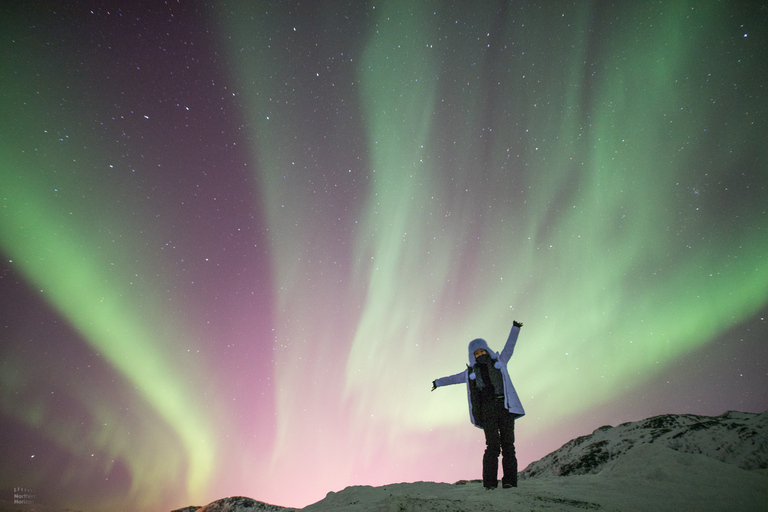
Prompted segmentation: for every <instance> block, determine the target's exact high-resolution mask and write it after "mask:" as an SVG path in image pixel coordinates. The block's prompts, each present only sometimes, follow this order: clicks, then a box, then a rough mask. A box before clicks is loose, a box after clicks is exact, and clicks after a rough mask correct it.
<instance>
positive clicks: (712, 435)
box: [520, 411, 768, 479]
mask: <svg viewBox="0 0 768 512" xmlns="http://www.w3.org/2000/svg"><path fill="white" fill-rule="evenodd" d="M646 444H654V445H656V446H665V447H667V448H671V449H672V450H675V451H678V452H682V453H691V454H701V455H705V456H707V457H711V458H713V459H716V460H719V461H720V462H725V463H726V464H733V465H735V466H738V467H740V468H742V469H750V470H751V469H765V468H768V412H764V413H762V414H754V413H746V412H735V411H729V412H727V413H725V414H723V415H721V416H716V417H711V416H696V415H694V414H665V415H663V416H655V417H652V418H648V419H645V420H642V421H635V422H631V423H623V424H621V425H619V426H617V427H610V426H607V427H600V428H598V429H597V430H595V431H594V432H592V434H590V435H587V436H582V437H579V438H576V439H573V440H572V441H569V442H568V443H566V444H564V445H563V446H562V447H561V448H559V449H557V450H555V451H554V452H552V453H550V454H549V455H547V456H545V457H544V458H542V459H540V460H538V461H536V462H533V463H531V464H530V465H529V466H528V467H527V468H525V470H524V471H523V472H522V473H521V474H520V478H521V479H527V478H535V477H541V476H572V475H587V474H594V473H599V472H600V471H601V470H603V468H605V467H606V465H607V464H609V463H610V462H611V461H613V460H616V459H618V458H620V457H623V456H624V455H625V454H627V453H628V452H629V451H630V450H632V449H635V448H637V447H638V446H641V445H646Z"/></svg>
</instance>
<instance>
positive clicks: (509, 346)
mask: <svg viewBox="0 0 768 512" xmlns="http://www.w3.org/2000/svg"><path fill="white" fill-rule="evenodd" d="M522 326H523V322H518V321H517V320H512V330H510V331H509V337H507V343H506V344H505V345H504V349H503V350H502V351H501V354H499V359H500V360H501V361H502V362H505V363H506V362H507V361H509V359H510V358H511V357H512V353H513V352H514V351H515V345H516V344H517V337H518V335H519V334H520V328H521V327H522Z"/></svg>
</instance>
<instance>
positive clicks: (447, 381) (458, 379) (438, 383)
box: [432, 370, 467, 391]
mask: <svg viewBox="0 0 768 512" xmlns="http://www.w3.org/2000/svg"><path fill="white" fill-rule="evenodd" d="M466 382H467V370H464V371H461V372H459V373H457V374H455V375H449V376H448V377H440V378H439V379H435V380H433V381H432V391H434V390H436V389H437V388H439V387H442V386H450V385H451V384H462V383H466Z"/></svg>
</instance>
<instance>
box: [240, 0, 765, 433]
mask: <svg viewBox="0 0 768 512" xmlns="http://www.w3.org/2000/svg"><path fill="white" fill-rule="evenodd" d="M429 7H434V6H433V5H432V4H429V5H425V4H413V3H410V2H387V3H384V4H383V5H381V6H379V5H376V6H375V8H372V9H373V10H372V14H371V16H374V17H375V22H373V23H372V25H371V28H370V31H369V37H368V40H367V41H366V43H365V51H364V53H362V58H358V59H357V65H356V74H355V82H356V83H355V90H356V91H358V93H359V104H360V105H361V110H360V113H359V116H360V117H359V119H360V120H361V121H362V124H363V125H364V127H365V132H364V133H365V135H366V138H367V148H366V151H365V154H366V155H367V158H368V162H367V166H368V168H369V172H368V173H367V176H366V188H365V191H364V192H361V193H364V194H365V195H366V197H365V199H364V200H363V201H364V206H363V209H362V212H360V213H359V215H358V216H357V217H359V222H358V221H357V217H356V220H355V223H354V225H353V226H352V229H354V233H353V235H352V237H351V239H352V240H354V241H355V244H354V248H352V249H351V251H352V254H353V255H354V258H353V262H354V268H355V271H354V274H353V276H352V277H353V280H352V284H351V285H349V288H348V289H352V290H355V293H357V294H359V293H364V294H365V299H364V302H363V304H362V306H361V308H360V309H361V312H360V314H359V321H358V324H357V325H356V327H355V328H354V341H353V343H352V345H351V348H350V352H349V357H348V361H347V370H346V382H345V390H346V394H347V396H348V397H350V396H354V397H355V398H356V401H355V403H356V404H357V419H358V422H359V424H360V426H362V425H364V424H365V421H366V420H365V418H366V417H367V416H370V410H371V404H376V406H375V407H374V409H375V410H376V414H377V415H378V416H379V417H381V416H384V417H387V418H388V419H389V420H390V421H391V424H390V428H391V429H392V430H393V431H397V430H399V429H403V428H410V427H412V426H414V425H418V426H420V427H422V428H428V426H429V425H434V424H435V423H436V422H440V421H448V422H450V423H454V422H463V421H465V418H464V416H465V414H466V413H465V412H464V411H463V410H462V409H461V408H457V407H450V406H447V405H446V403H445V401H444V400H443V399H435V398H432V397H430V402H425V401H424V398H425V397H424V396H421V395H419V394H414V393H412V392H409V389H413V386H414V385H416V384H415V382H413V381H412V380H410V379H408V378H398V379H391V378H387V375H392V373H393V372H396V373H398V374H399V376H400V377H402V376H403V375H404V374H405V375H414V374H416V375H420V376H421V380H422V381H423V382H424V383H427V384H424V385H425V386H427V385H428V382H429V381H430V379H431V378H433V377H434V376H436V375H439V374H440V372H445V371H446V369H449V368H450V366H449V365H448V363H447V361H446V360H445V359H440V358H441V357H448V356H449V355H450V356H451V357H450V359H451V360H455V359H456V358H457V357H459V356H460V355H462V354H463V351H462V350H461V346H463V344H464V343H466V340H468V339H471V338H472V337H475V336H477V335H484V336H487V337H488V338H489V339H490V340H494V341H495V342H496V343H500V342H501V341H502V340H503V339H504V338H505V336H506V331H507V330H508V328H509V324H511V319H512V318H513V317H517V318H519V319H522V320H526V321H527V322H528V324H529V325H531V326H532V328H531V330H530V331H529V332H528V331H527V332H526V335H525V337H526V340H525V343H524V344H521V346H520V347H519V350H520V352H521V353H523V355H521V356H520V358H521V359H522V360H524V363H521V365H520V366H519V367H516V368H515V371H516V375H517V380H518V381H520V382H521V383H523V384H522V386H523V388H524V389H525V391H526V395H528V396H530V397H531V398H529V399H527V400H525V402H526V403H527V404H529V405H530V406H531V407H532V409H534V410H536V414H537V416H540V417H546V418H547V419H551V420H555V419H557V418H559V417H563V416H567V415H569V414H572V413H574V412H575V411H577V410H583V409H584V408H585V407H589V406H590V404H598V403H603V402H605V401H608V400H611V399H614V398H617V397H620V396H621V395H622V394H623V393H626V392H627V391H630V390H631V389H633V388H634V387H635V386H639V385H641V384H643V383H645V382H648V381H649V380H650V379H653V377H654V375H656V374H658V373H659V372H661V371H663V370H664V369H665V368H666V367H667V366H668V365H669V364H670V363H671V362H673V361H675V360H676V359H677V358H678V357H679V356H681V355H683V354H686V353H689V352H690V351H691V350H695V349H696V348H697V347H700V346H702V345H704V344H706V343H707V342H709V341H710V340H712V339H714V338H715V337H716V336H717V335H718V334H720V333H721V332H722V331H724V330H725V329H727V328H729V327H730V326H732V325H735V324H737V323H739V322H740V321H743V320H745V319H747V318H749V317H750V316H751V315H753V314H754V313H755V312H756V311H758V309H759V308H760V307H761V306H763V305H764V304H765V302H766V298H768V272H766V268H765V263H766V259H767V256H766V255H768V241H767V239H766V236H765V230H764V227H765V224H766V216H765V211H764V209H763V208H762V207H756V206H755V205H756V204H758V203H759V196H760V194H761V193H762V188H761V187H759V186H754V187H752V188H750V186H749V178H746V179H745V178H744V175H743V174H742V173H741V166H742V165H744V166H748V167H749V166H753V165H755V163H756V162H764V161H766V156H767V155H766V149H765V146H764V145H761V144H760V140H759V137H760V136H759V130H758V129H754V128H752V127H751V123H753V119H751V118H750V117H749V113H745V112H741V111H738V110H733V109H732V108H731V106H730V105H728V104H727V101H724V100H719V99H718V98H727V97H728V96H729V94H730V90H731V89H732V88H733V87H734V84H733V82H734V81H735V80H736V79H735V78H733V79H732V78H731V77H732V76H739V74H740V73H741V74H743V73H745V71H744V70H743V69H741V68H740V64H739V63H738V62H737V61H736V59H733V60H732V61H729V60H727V59H719V58H715V57H714V56H713V57H712V58H708V55H707V54H706V51H704V53H703V54H702V48H704V49H705V50H706V49H707V48H713V49H714V48H716V47H718V45H719V44H720V42H721V41H722V40H723V39H727V38H733V37H734V29H735V27H733V26H730V25H729V24H728V23H722V20H723V19H724V15H725V14H726V13H725V11H723V10H722V8H721V7H718V6H716V5H714V4H706V5H701V4H695V5H694V4H688V3H684V2H679V3H673V4H672V5H669V6H666V5H665V12H663V13H661V12H656V11H654V10H653V9H651V7H650V6H648V5H645V4H644V5H633V6H632V7H628V6H626V5H625V6H624V7H622V9H618V8H616V9H613V8H608V7H606V8H605V11H606V12H599V13H598V12H596V10H597V9H593V8H591V7H590V6H589V5H587V4H583V5H580V6H575V7H574V6H562V5H561V6H549V7H546V8H541V9H539V8H535V9H534V8H530V9H526V8H521V9H519V10H518V11H517V12H515V13H514V14H513V13H512V10H513V8H512V7H510V8H509V10H508V12H506V13H505V15H503V16H501V17H500V18H499V16H498V14H497V13H495V12H493V10H477V11H476V12H473V13H472V14H471V15H470V14H469V13H468V12H460V13H453V12H451V13H448V12H447V11H446V10H445V9H446V7H445V6H441V9H438V11H437V12H435V11H434V10H430V9H429ZM603 7H605V6H603ZM268 10H269V11H270V13H269V14H270V16H271V18H270V19H271V21H267V20H266V18H268V16H266V15H260V13H263V12H265V11H268ZM273 11H277V9H276V8H274V6H271V7H270V8H269V9H268V8H266V6H264V9H263V10H259V9H253V10H243V11H238V12H236V14H234V15H233V16H232V19H233V20H235V21H233V27H235V28H234V30H233V31H232V32H233V33H235V34H237V35H236V36H235V37H234V38H233V43H232V48H233V49H234V51H233V54H234V55H236V56H237V58H238V60H237V62H238V66H237V68H238V69H239V70H241V72H242V77H243V78H242V83H244V84H247V85H253V87H248V86H246V87H244V94H245V97H246V98H247V99H248V100H249V105H250V109H249V112H250V113H251V118H252V120H253V121H252V126H253V129H254V133H255V134H257V135H255V137H254V138H255V139H257V140H258V141H259V143H258V144H257V145H256V146H255V147H254V149H255V153H254V155H255V158H256V160H257V161H258V162H259V169H260V170H261V189H260V190H261V193H262V197H263V200H264V203H265V204H267V205H268V206H267V214H268V218H269V219H270V221H269V224H270V232H271V234H272V237H273V239H274V240H276V241H277V242H276V243H275V246H274V262H275V275H276V276H277V278H276V281H275V286H276V290H277V291H276V293H278V295H280V296H281V297H283V299H282V300H281V304H283V305H285V307H286V308H287V309H286V310H284V311H285V316H284V317H283V321H282V322H278V324H279V325H281V326H282V327H283V330H282V332H281V331H280V329H278V332H279V335H284V336H285V338H287V339H291V340H292V341H293V342H298V341H300V342H305V341H306V340H307V339H308V338H307V333H308V332H311V322H308V323H301V322H300V321H297V320H296V319H297V318H298V317H299V316H300V311H299V310H300V309H302V308H305V307H307V306H308V304H317V303H318V300H319V296H318V293H319V292H317V291H315V289H316V288H317V287H319V288H320V289H323V290H325V291H326V292H329V291H331V290H335V289H337V288H338V286H339V285H338V284H337V283H338V281H337V279H338V276H337V275H335V274H333V273H331V274H328V275H326V277H325V279H324V280H322V281H321V284H319V285H318V283H317V282H314V283H313V284H312V285H311V287H307V288H304V289H303V290H301V289H299V288H298V287H300V281H301V279H302V276H307V275H313V276H314V275H315V272H316V269H313V264H312V263H311V259H307V258H302V257H297V256H296V255H302V256H305V255H307V253H310V252H312V251H313V250H314V251H316V252H317V253H319V254H327V253H328V252H332V249H330V248H329V246H328V242H327V239H326V240H325V241H323V240H319V239H318V237H317V235H316V233H317V232H318V231H320V232H322V233H328V232H329V228H328V225H330V224H332V223H333V221H335V219H331V218H330V217H331V215H332V214H333V215H335V213H336V212H335V211H333V212H329V211H326V210H324V209H323V203H322V201H324V200H325V198H318V197H317V196H313V195H312V194H313V188H312V186H311V185H309V184H308V183H309V181H310V178H309V177H308V176H309V174H310V173H311V172H312V166H313V163H314V162H315V160H316V158H315V156H314V155H310V154H308V153H307V152H306V149H305V147H304V146H303V144H309V143H307V140H312V137H311V136H307V137H306V138H305V137H304V135H307V134H306V133H304V130H305V128H304V126H306V125H311V124H312V123H311V117H310V115H309V114H305V113H304V112H306V111H307V107H308V105H310V104H311V101H310V100H309V99H308V97H304V98H303V100H304V102H302V92H301V91H297V90H296V89H292V90H291V89H290V86H291V82H294V83H295V82H296V81H297V77H298V76H301V75H307V74H309V73H312V72H313V70H312V68H311V67H309V69H307V67H304V66H303V65H302V64H299V62H300V61H298V60H296V56H295V55H296V54H299V51H298V48H300V47H301V45H300V44H299V43H297V42H296V41H297V40H299V39H301V37H302V34H301V32H302V31H306V30H307V27H300V29H294V32H295V31H296V30H298V32H299V34H298V35H295V36H293V34H286V33H285V32H289V31H290V28H289V27H288V26H287V25H284V26H282V28H283V29H285V30H284V32H283V33H280V32H279V30H278V29H276V28H274V27H275V24H274V23H275V19H276V14H275V13H274V12H273ZM561 11H562V13H561ZM283 14H285V13H283ZM328 16H329V18H330V17H331V15H328ZM596 17H599V19H600V20H601V21H603V22H605V23H603V24H602V25H600V28H599V29H593V28H592V26H591V24H592V23H595V22H594V19H595V18H596ZM614 18H615V19H619V20H628V21H624V22H623V23H621V22H620V23H613V24H609V23H607V20H611V19H614ZM259 19H261V20H262V21H261V23H262V25H261V26H259V25H258V23H259ZM445 19H450V20H453V19H457V20H460V21H457V22H456V23H453V22H450V23H442V25H441V24H440V23H441V21H442V20H445ZM467 19H470V20H471V26H470V23H469V22H465V20H467ZM544 19H549V20H555V21H554V22H553V23H551V25H554V26H550V27H549V28H547V30H543V29H542V28H540V27H541V26H542V24H543V23H544ZM324 21H327V20H326V19H325V18H323V16H322V14H320V15H318V16H317V23H318V24H319V25H320V26H322V27H325V25H323V22H324ZM238 23H240V24H241V25H242V26H240V27H239V28H238V26H237V25H238ZM629 24H632V26H633V27H634V30H629V29H627V26H628V25H629ZM270 27H272V31H270ZM328 27H330V25H328ZM321 32H322V31H321V30H320V29H318V30H316V31H315V33H321ZM264 34H270V35H272V36H273V37H270V38H269V40H267V37H266V36H265V35H264ZM739 35H740V34H739ZM292 36H293V37H294V39H291V37H292ZM474 36H477V37H474ZM303 37H305V40H304V41H303V42H304V43H305V44H306V47H312V44H313V43H315V42H316V41H318V40H315V39H312V36H311V35H310V36H306V35H305V36H303ZM281 38H285V39H286V40H287V41H290V42H289V45H291V44H294V46H291V48H292V51H291V52H288V51H286V52H284V53H281V51H280V46H279V45H276V44H275V41H278V40H280V39H281ZM737 42H738V43H741V44H750V43H751V42H750V41H746V42H744V41H737ZM449 45H451V46H450V48H452V49H453V50H451V49H449ZM247 48H250V49H251V50H252V51H251V52H247V51H243V49H247ZM266 48H269V50H267V49H266ZM457 48H460V50H457ZM323 50H324V49H323V48H321V49H320V50H315V51H316V52H317V53H319V54H320V55H321V56H322V55H323V54H322V52H323ZM318 60H321V59H318ZM321 62H322V60H321ZM291 63H296V65H295V66H292V64H291ZM327 80H333V78H330V79H327ZM283 84H285V85H286V87H284V86H283ZM738 87H740V88H742V89H743V88H746V87H750V84H749V83H748V81H747V80H746V79H744V80H742V83H740V84H739V85H738ZM309 94H315V98H316V99H317V100H318V101H322V100H323V98H322V97H320V98H318V94H319V93H317V92H316V91H313V92H312V93H309V92H308V93H307V96H309ZM742 94H747V95H748V93H742ZM286 98H291V99H290V100H289V99H286ZM296 98H298V99H296ZM325 99H326V100H328V98H325ZM761 101H762V105H764V103H765V100H764V99H762V97H761ZM756 110H759V109H757V108H756ZM341 117H342V116H341V115H339V118H341ZM333 122H334V123H336V124H335V125H336V126H339V130H341V129H342V127H341V125H342V123H343V119H339V120H333ZM357 122H358V121H357V120H355V121H354V123H357ZM332 124H333V123H332ZM735 134H740V135H735ZM338 138H339V135H338V134H337V133H330V134H328V140H329V141H332V140H337V139H338ZM330 145H331V146H332V144H330ZM739 154H742V155H748V158H751V160H748V161H743V162H739V161H738V160H737V157H735V156H734V155H739ZM331 165H332V164H331ZM338 168H339V169H340V168H342V164H339V165H338ZM326 172H329V173H332V172H333V171H332V170H326ZM753 179H754V178H753ZM358 190H359V189H356V191H358ZM323 217H325V218H323ZM326 238H327V237H326ZM315 244H316V245H315ZM302 261H304V262H307V263H306V265H305V266H302V263H301V262H302ZM321 279H322V278H321ZM360 290H364V291H363V292H360ZM287 291H291V293H286V292H287ZM302 294H304V296H302ZM320 295H322V293H320ZM328 295H329V296H331V294H328ZM317 307H319V308H321V309H322V308H327V307H326V306H323V305H320V304H318V306H317ZM291 308H294V309H291ZM328 313H329V316H328V318H336V320H338V321H342V319H341V316H342V315H343V314H340V313H339V312H335V313H334V312H333V311H330V312H328ZM289 324H290V325H291V327H287V326H288V325H289ZM287 331H289V332H287ZM312 339H313V342H314V343H319V344H323V343H327V344H329V345H330V344H333V343H338V340H334V339H328V338H325V339H324V338H323V337H322V336H316V335H315V334H314V333H313V335H312ZM438 340H439V341H438ZM443 340H445V341H443ZM446 342H447V343H450V347H452V348H450V350H449V351H446V348H445V346H444V343H446ZM299 344H300V343H299ZM449 353H450V354H449ZM296 356H297V354H296V353H295V352H291V351H287V352H286V357H285V360H284V363H285V364H286V365H287V364H288V363H287V362H286V361H295V360H296ZM424 361H428V362H426V363H425V362H424ZM307 364H314V363H307ZM299 366H301V365H299ZM425 366H426V368H425ZM459 368H460V366H459ZM427 370H428V371H427ZM298 374H300V372H297V374H289V375H285V377H284V379H281V377H280V375H281V373H280V372H278V380H280V381H281V382H283V383H284V385H285V386H286V393H285V408H286V411H287V410H288V409H289V408H290V406H289V405H288V402H289V401H290V397H291V396H295V394H296V393H298V392H299V391H298V390H297V389H295V388H294V389H290V382H291V381H295V378H296V375H298ZM564 383H568V385H563V384H564ZM534 397H535V401H534ZM459 399H460V398H459ZM454 412H455V414H454ZM441 418H442V420H441ZM289 423H290V422H289ZM286 428H287V427H286ZM279 430H281V429H279Z"/></svg>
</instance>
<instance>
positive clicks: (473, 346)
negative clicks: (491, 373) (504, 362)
mask: <svg viewBox="0 0 768 512" xmlns="http://www.w3.org/2000/svg"><path fill="white" fill-rule="evenodd" d="M479 348H482V349H484V350H485V351H486V352H488V355H489V356H491V359H498V358H499V355H498V354H497V353H496V352H494V351H493V350H491V349H490V348H489V347H488V343H487V342H486V341H485V340H484V339H483V338H475V339H474V340H472V341H470V342H469V366H475V363H476V362H477V360H475V351H476V350H477V349H479Z"/></svg>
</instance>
